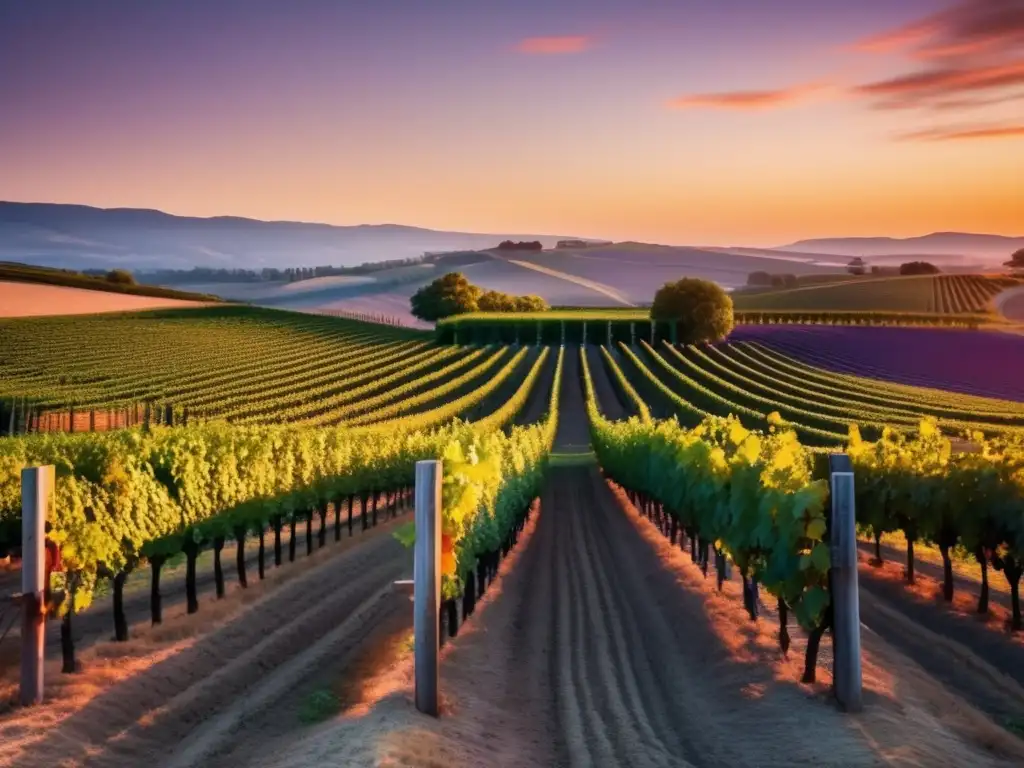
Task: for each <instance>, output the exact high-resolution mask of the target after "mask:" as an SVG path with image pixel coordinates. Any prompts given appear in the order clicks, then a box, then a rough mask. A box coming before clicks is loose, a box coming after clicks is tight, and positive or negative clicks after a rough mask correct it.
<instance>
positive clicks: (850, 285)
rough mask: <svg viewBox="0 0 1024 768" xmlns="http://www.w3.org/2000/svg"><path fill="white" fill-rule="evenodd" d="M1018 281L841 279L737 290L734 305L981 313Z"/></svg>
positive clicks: (972, 277)
mask: <svg viewBox="0 0 1024 768" xmlns="http://www.w3.org/2000/svg"><path fill="white" fill-rule="evenodd" d="M1015 285H1017V283H1016V281H1014V280H1012V279H1010V278H1001V277H986V276H983V275H938V276H933V275H917V276H910V277H878V278H865V279H863V280H845V281H842V282H839V283H834V284H826V285H815V286H807V287H801V288H793V289H790V290H783V291H768V292H758V293H750V294H745V293H739V294H737V295H736V296H734V298H733V300H734V302H735V305H736V309H739V310H758V309H761V310H833V311H834V310H840V311H842V310H846V311H861V312H870V311H884V312H940V313H944V314H965V313H983V312H989V311H992V309H993V302H992V300H993V299H994V298H995V296H997V295H998V294H999V293H1000V292H1002V291H1005V290H1007V289H1008V288H1011V287H1013V286H1015Z"/></svg>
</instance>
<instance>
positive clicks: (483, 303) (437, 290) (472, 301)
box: [410, 272, 549, 322]
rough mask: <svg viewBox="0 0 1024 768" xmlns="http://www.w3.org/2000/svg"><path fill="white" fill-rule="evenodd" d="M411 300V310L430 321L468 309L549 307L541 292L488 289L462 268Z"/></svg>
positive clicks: (419, 291)
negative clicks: (522, 293) (521, 293)
mask: <svg viewBox="0 0 1024 768" xmlns="http://www.w3.org/2000/svg"><path fill="white" fill-rule="evenodd" d="M410 303H411V305H412V314H413V315H414V316H415V317H418V318H419V319H420V320H425V321H427V322H434V321H436V320H440V319H441V318H443V317H451V316H452V315H463V314H466V313H468V312H543V311H546V310H547V309H548V308H549V307H548V303H547V302H546V301H544V299H542V298H541V297H540V296H513V295H511V294H507V293H502V292H501V291H485V290H483V289H482V288H480V287H479V286H476V285H473V284H472V283H471V282H469V280H468V279H467V277H466V276H465V275H464V274H462V273H461V272H449V273H448V274H446V275H443V276H442V277H439V278H437V280H434V281H433V282H432V283H429V284H427V285H425V286H423V287H422V288H420V289H419V290H418V291H416V293H414V294H413V296H412V299H411V300H410Z"/></svg>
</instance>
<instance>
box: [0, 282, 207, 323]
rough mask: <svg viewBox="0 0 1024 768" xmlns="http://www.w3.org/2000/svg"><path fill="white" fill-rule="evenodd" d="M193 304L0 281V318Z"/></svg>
mask: <svg viewBox="0 0 1024 768" xmlns="http://www.w3.org/2000/svg"><path fill="white" fill-rule="evenodd" d="M195 306H201V305H200V304H199V303H197V302H193V301H181V300H178V299H162V298H156V297H151V296H133V295H131V294H127V293H108V292H105V291H91V290H87V289H85V288H66V287H64V286H58V285H42V284H38V283H14V282H4V281H0V317H40V316H44V315H86V314H93V313H95V312H134V311H138V310H140V309H162V308H168V307H195Z"/></svg>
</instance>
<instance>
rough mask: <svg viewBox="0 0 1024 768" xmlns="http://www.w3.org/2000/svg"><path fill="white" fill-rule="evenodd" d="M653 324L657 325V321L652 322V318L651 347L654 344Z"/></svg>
mask: <svg viewBox="0 0 1024 768" xmlns="http://www.w3.org/2000/svg"><path fill="white" fill-rule="evenodd" d="M655 326H657V323H656V322H654V320H651V346H652V347H653V346H654V328H655Z"/></svg>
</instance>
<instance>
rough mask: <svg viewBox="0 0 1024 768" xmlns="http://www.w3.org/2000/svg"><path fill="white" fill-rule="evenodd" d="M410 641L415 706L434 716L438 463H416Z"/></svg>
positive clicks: (438, 603) (438, 592) (438, 577)
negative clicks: (414, 667) (413, 661)
mask: <svg viewBox="0 0 1024 768" xmlns="http://www.w3.org/2000/svg"><path fill="white" fill-rule="evenodd" d="M415 504H416V507H415V508H416V545H415V548H414V550H413V551H414V560H413V640H414V644H415V645H414V647H415V651H414V655H415V664H416V669H415V677H416V709H418V710H419V711H420V712H423V713H424V714H426V715H431V716H433V717H437V694H438V675H437V666H438V664H437V655H438V649H439V647H440V640H441V638H440V636H439V635H440V627H439V626H438V615H439V614H440V611H441V462H440V461H437V460H436V459H433V460H430V461H417V462H416V501H415Z"/></svg>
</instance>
